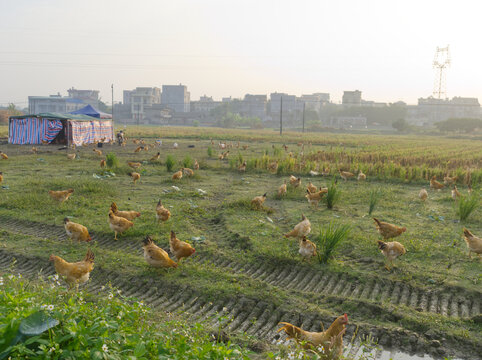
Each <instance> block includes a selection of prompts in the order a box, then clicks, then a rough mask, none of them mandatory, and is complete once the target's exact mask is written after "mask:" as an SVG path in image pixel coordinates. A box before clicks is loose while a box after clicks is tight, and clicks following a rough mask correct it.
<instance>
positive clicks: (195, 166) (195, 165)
mask: <svg viewBox="0 0 482 360" xmlns="http://www.w3.org/2000/svg"><path fill="white" fill-rule="evenodd" d="M193 168H194V170H199V163H198V162H197V160H194V166H193Z"/></svg>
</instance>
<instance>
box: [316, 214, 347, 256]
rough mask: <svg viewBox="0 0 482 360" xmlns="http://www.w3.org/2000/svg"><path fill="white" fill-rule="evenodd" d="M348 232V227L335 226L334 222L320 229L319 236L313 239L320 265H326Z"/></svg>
mask: <svg viewBox="0 0 482 360" xmlns="http://www.w3.org/2000/svg"><path fill="white" fill-rule="evenodd" d="M350 230H351V229H350V226H349V225H336V224H335V223H334V222H330V223H329V224H328V225H326V226H324V227H323V228H322V229H321V231H320V234H319V235H318V236H317V237H316V238H315V243H316V247H317V253H318V254H317V255H318V261H319V262H320V263H322V264H326V263H327V262H328V261H329V260H330V259H331V258H332V257H333V256H334V254H335V251H336V249H337V248H338V247H339V246H340V245H341V242H342V241H343V240H345V239H346V238H347V236H348V235H349V234H350Z"/></svg>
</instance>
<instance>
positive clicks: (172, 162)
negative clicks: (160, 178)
mask: <svg viewBox="0 0 482 360" xmlns="http://www.w3.org/2000/svg"><path fill="white" fill-rule="evenodd" d="M174 165H176V160H174V157H173V156H172V155H167V157H166V169H167V171H168V172H171V171H172V169H174Z"/></svg>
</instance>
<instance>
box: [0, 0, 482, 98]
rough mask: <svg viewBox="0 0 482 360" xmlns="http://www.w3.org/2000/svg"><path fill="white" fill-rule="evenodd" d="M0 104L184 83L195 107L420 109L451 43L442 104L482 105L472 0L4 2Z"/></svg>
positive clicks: (119, 94) (477, 26)
mask: <svg viewBox="0 0 482 360" xmlns="http://www.w3.org/2000/svg"><path fill="white" fill-rule="evenodd" d="M0 2H1V5H0V10H1V13H2V15H3V16H2V20H3V21H2V22H1V23H0V43H1V47H0V55H1V57H0V74H1V79H2V85H1V86H0V105H7V104H8V103H11V102H13V103H15V104H17V105H19V106H21V107H26V106H27V103H28V101H27V97H28V96H29V95H45V96H47V95H50V94H56V93H57V92H61V93H62V94H63V95H66V91H67V89H68V88H70V87H72V86H73V87H75V88H77V89H95V90H100V95H101V97H102V99H103V100H104V101H105V102H106V103H110V102H111V100H110V98H111V95H110V86H111V84H112V83H113V84H114V87H115V101H122V90H126V89H133V88H135V87H137V86H158V87H161V85H166V84H179V83H182V84H184V85H187V87H188V90H189V91H190V93H191V100H196V99H198V98H199V97H200V96H202V95H204V94H206V95H208V96H213V97H214V98H215V99H218V100H220V99H221V97H224V96H233V97H242V96H244V94H246V93H251V94H269V93H271V92H275V91H278V92H287V93H290V94H295V95H301V94H309V93H313V92H328V93H330V96H331V99H332V101H334V102H338V101H340V100H341V96H342V94H343V91H344V90H356V89H358V90H361V91H362V96H363V99H366V100H374V101H381V102H395V101H398V100H402V101H405V102H407V103H409V104H415V103H416V102H417V99H418V98H419V97H427V96H430V95H431V94H432V91H433V84H434V76H435V73H434V70H433V69H432V61H433V58H434V53H435V49H436V47H437V46H441V47H444V46H446V45H447V44H450V52H451V55H452V65H451V67H450V68H449V69H448V72H447V96H448V97H449V98H452V97H454V96H463V97H477V98H479V101H482V86H481V81H482V67H481V66H480V65H479V63H480V60H481V59H482V50H481V48H480V46H478V44H477V41H476V40H477V39H478V38H480V34H481V26H480V14H481V11H480V10H482V5H481V4H479V3H478V2H477V1H461V2H458V5H457V6H454V3H453V2H449V1H423V2H420V1H405V2H403V3H399V2H396V3H395V2H388V1H380V0H373V1H365V2H360V1H356V0H350V1H348V0H347V1H339V2H332V3H327V2H321V1H308V0H305V1H297V2H294V1H254V0H247V1H242V2H240V1H236V2H234V1H220V0H207V1H203V2H198V1H189V0H179V1H176V2H170V3H165V2H163V3H161V2H158V1H154V0H139V1H136V2H133V1H125V0H120V1H113V0H108V1H94V0H84V1H82V2H73V1H60V0H40V1H34V0H17V1H15V2H13V1H7V0H0Z"/></svg>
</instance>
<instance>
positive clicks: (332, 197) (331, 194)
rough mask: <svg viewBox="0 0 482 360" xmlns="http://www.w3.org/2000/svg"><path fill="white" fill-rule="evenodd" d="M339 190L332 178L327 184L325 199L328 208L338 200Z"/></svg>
mask: <svg viewBox="0 0 482 360" xmlns="http://www.w3.org/2000/svg"><path fill="white" fill-rule="evenodd" d="M340 196H341V190H340V189H338V187H337V186H336V181H335V179H333V181H332V182H331V184H330V185H329V186H328V193H327V194H326V197H325V201H326V207H327V208H328V209H333V206H335V204H336V203H337V202H338V200H340Z"/></svg>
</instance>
